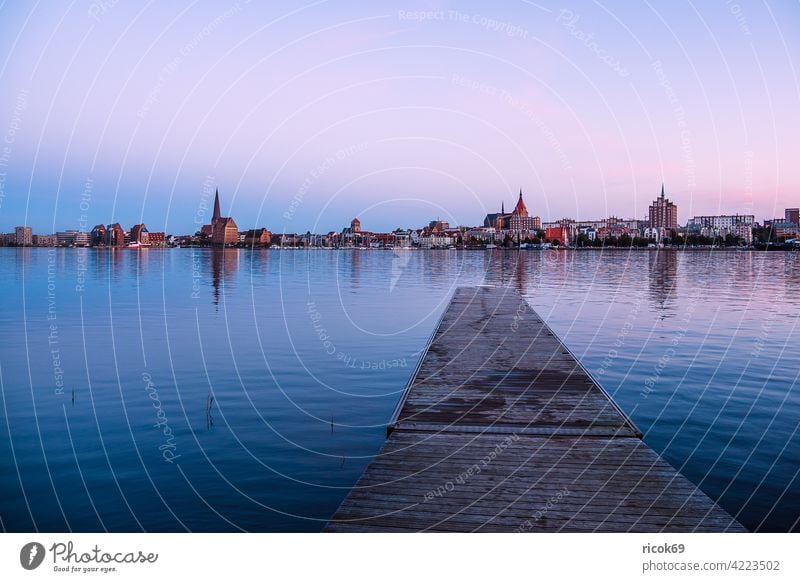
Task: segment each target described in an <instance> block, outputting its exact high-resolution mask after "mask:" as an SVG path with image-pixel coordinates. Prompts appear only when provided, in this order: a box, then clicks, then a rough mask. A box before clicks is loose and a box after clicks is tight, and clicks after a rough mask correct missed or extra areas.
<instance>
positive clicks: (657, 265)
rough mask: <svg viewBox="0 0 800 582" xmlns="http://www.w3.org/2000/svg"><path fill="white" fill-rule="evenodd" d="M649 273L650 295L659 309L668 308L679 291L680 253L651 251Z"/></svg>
mask: <svg viewBox="0 0 800 582" xmlns="http://www.w3.org/2000/svg"><path fill="white" fill-rule="evenodd" d="M648 262H649V273H650V276H649V277H648V278H647V281H648V286H649V289H650V297H651V298H652V300H653V303H655V305H656V307H657V308H659V309H663V310H665V311H666V310H667V309H668V308H669V303H670V301H671V300H672V298H673V297H675V295H676V292H677V284H678V253H676V252H674V251H670V250H664V249H659V250H657V251H652V252H650V253H649V257H648Z"/></svg>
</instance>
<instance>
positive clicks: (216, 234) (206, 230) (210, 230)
mask: <svg viewBox="0 0 800 582" xmlns="http://www.w3.org/2000/svg"><path fill="white" fill-rule="evenodd" d="M200 235H201V237H202V239H203V241H204V242H206V243H211V244H212V245H214V246H230V245H235V244H236V243H238V242H239V227H238V226H236V221H235V220H234V219H233V218H231V217H230V216H222V212H221V210H220V205H219V189H217V190H216V192H215V193H214V214H213V215H212V216H211V224H205V225H203V227H202V228H201V229H200Z"/></svg>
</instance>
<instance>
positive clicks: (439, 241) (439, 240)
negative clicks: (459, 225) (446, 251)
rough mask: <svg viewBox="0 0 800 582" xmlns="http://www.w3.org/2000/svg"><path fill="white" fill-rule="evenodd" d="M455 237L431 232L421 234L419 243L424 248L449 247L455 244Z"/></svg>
mask: <svg viewBox="0 0 800 582" xmlns="http://www.w3.org/2000/svg"><path fill="white" fill-rule="evenodd" d="M453 242H454V241H453V237H450V236H442V235H439V234H435V233H431V234H427V235H423V236H420V237H419V239H418V244H419V246H420V248H423V249H436V248H447V247H449V246H451V245H452V244H453Z"/></svg>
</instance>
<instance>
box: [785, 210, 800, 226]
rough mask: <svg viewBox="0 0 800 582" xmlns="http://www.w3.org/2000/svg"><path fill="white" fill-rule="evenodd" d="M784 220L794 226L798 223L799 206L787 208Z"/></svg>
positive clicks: (799, 222)
mask: <svg viewBox="0 0 800 582" xmlns="http://www.w3.org/2000/svg"><path fill="white" fill-rule="evenodd" d="M786 222H788V223H789V224H791V225H794V226H798V225H800V208H787V209H786Z"/></svg>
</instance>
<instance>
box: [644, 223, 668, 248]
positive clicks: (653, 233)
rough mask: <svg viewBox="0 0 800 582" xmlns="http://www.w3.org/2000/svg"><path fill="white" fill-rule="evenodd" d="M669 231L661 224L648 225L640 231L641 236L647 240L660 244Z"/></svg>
mask: <svg viewBox="0 0 800 582" xmlns="http://www.w3.org/2000/svg"><path fill="white" fill-rule="evenodd" d="M668 233H669V231H668V230H667V229H666V228H664V227H663V226H658V227H656V226H648V227H647V228H645V229H644V230H643V231H642V236H643V237H644V238H646V239H648V240H649V241H652V242H654V243H656V244H660V243H661V242H662V241H663V240H664V239H665V238H667V236H668Z"/></svg>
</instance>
